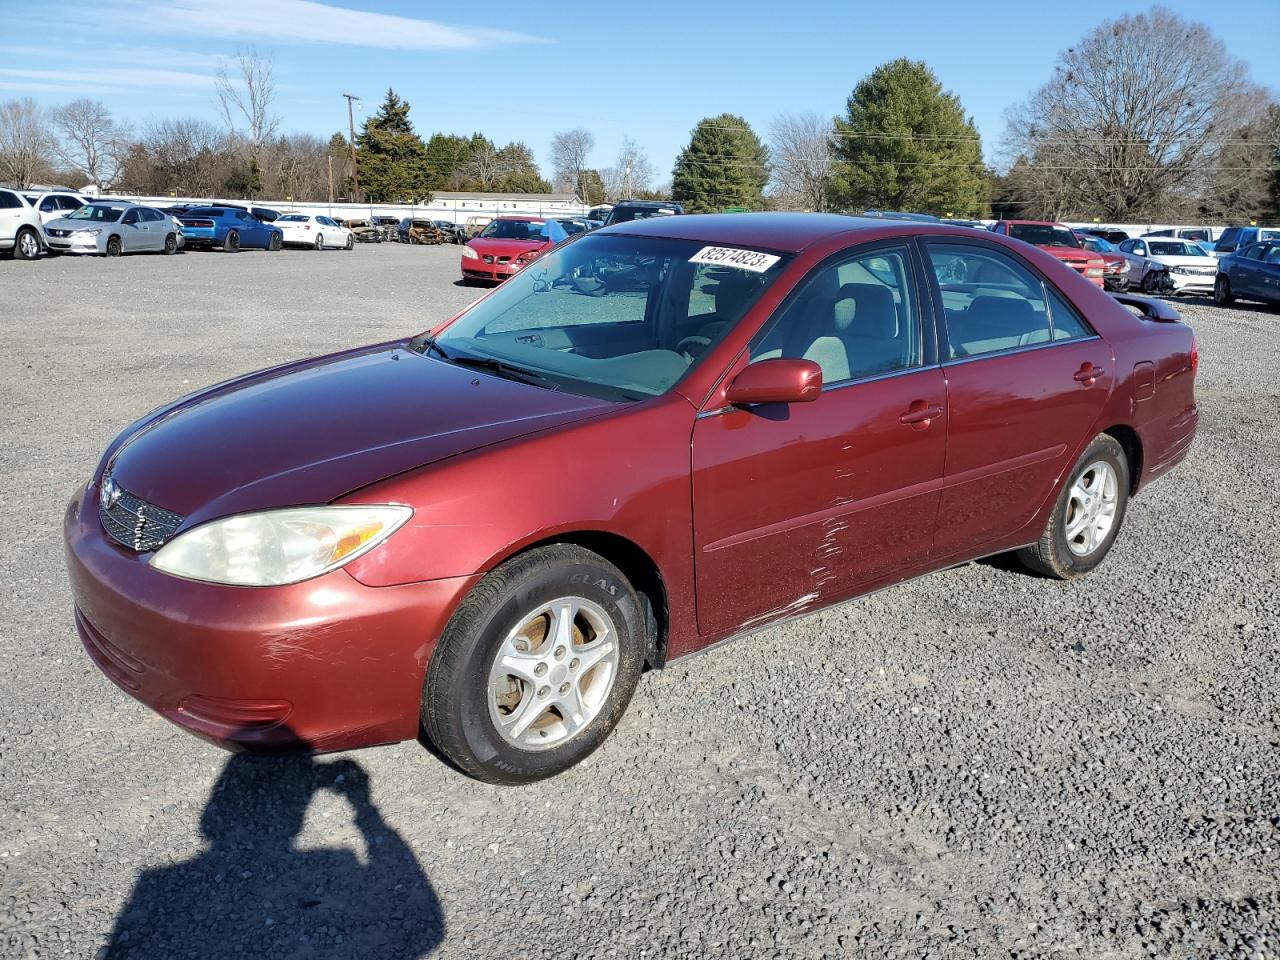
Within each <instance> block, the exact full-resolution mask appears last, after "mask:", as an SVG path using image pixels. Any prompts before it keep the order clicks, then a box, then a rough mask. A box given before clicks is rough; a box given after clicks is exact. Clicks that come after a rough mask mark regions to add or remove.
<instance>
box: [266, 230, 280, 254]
mask: <svg viewBox="0 0 1280 960" xmlns="http://www.w3.org/2000/svg"><path fill="white" fill-rule="evenodd" d="M283 246H284V244H283V243H282V242H281V240H280V234H278V233H273V234H272V235H271V240H270V241H269V242H268V243H267V249H268V250H270V251H271V252H272V253H278V252H279V251H280V248H281V247H283Z"/></svg>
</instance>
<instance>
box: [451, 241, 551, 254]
mask: <svg viewBox="0 0 1280 960" xmlns="http://www.w3.org/2000/svg"><path fill="white" fill-rule="evenodd" d="M549 245H550V241H549V240H501V239H498V238H496V237H473V238H472V239H470V240H468V241H467V246H469V247H471V248H472V249H473V250H475V252H476V253H478V254H481V255H482V256H483V255H487V256H490V257H518V256H520V254H522V253H524V252H526V251H528V250H541V249H542V248H543V247H546V246H549Z"/></svg>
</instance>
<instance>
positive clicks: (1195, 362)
mask: <svg viewBox="0 0 1280 960" xmlns="http://www.w3.org/2000/svg"><path fill="white" fill-rule="evenodd" d="M1199 368H1200V344H1199V343H1198V342H1197V341H1196V335H1195V334H1194V333H1193V334H1192V335H1191V372H1192V373H1195V372H1196V370H1198V369H1199Z"/></svg>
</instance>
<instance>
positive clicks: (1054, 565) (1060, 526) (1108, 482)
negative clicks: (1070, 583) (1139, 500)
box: [1017, 433, 1130, 580]
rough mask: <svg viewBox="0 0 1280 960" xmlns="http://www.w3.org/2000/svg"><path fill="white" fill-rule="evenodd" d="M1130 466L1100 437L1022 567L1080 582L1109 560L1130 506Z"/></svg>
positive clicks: (1024, 554)
mask: <svg viewBox="0 0 1280 960" xmlns="http://www.w3.org/2000/svg"><path fill="white" fill-rule="evenodd" d="M1129 483H1130V479H1129V461H1128V458H1127V457H1126V456H1125V453H1124V448H1123V447H1121V446H1120V444H1119V443H1118V442H1117V441H1116V439H1115V438H1114V437H1112V436H1111V435H1109V434H1106V433H1100V434H1098V436H1096V437H1094V438H1093V442H1092V443H1090V444H1089V446H1088V448H1086V449H1085V451H1084V453H1082V454H1081V455H1080V459H1079V460H1077V461H1076V464H1075V466H1074V467H1072V468H1071V473H1070V474H1069V475H1068V476H1067V482H1066V483H1064V484H1063V486H1062V492H1061V493H1059V494H1058V501H1057V503H1055V504H1054V507H1053V512H1052V513H1051V514H1049V520H1048V522H1047V523H1046V524H1045V528H1044V533H1043V534H1041V536H1040V540H1039V541H1038V542H1037V543H1034V544H1032V545H1031V546H1029V547H1023V548H1022V549H1021V550H1019V551H1018V553H1017V556H1018V559H1019V560H1020V561H1021V562H1022V564H1023V565H1024V566H1026V567H1028V568H1029V569H1031V570H1034V571H1035V572H1036V573H1041V574H1043V575H1044V576H1046V577H1052V578H1053V579H1055V580H1074V579H1075V578H1076V577H1082V576H1084V575H1085V574H1086V573H1088V572H1089V571H1090V570H1092V569H1093V568H1094V567H1096V566H1098V564H1100V563H1102V561H1103V560H1104V559H1106V556H1107V554H1108V553H1109V552H1110V551H1111V546H1112V544H1114V543H1115V540H1116V535H1117V534H1118V533H1119V532H1120V526H1121V524H1122V523H1123V522H1124V514H1125V509H1126V508H1127V507H1128V505H1129Z"/></svg>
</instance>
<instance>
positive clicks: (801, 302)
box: [751, 247, 921, 385]
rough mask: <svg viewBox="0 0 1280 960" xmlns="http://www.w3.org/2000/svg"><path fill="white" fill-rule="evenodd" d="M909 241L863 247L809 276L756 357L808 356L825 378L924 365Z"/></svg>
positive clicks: (770, 325) (756, 347) (771, 324)
mask: <svg viewBox="0 0 1280 960" xmlns="http://www.w3.org/2000/svg"><path fill="white" fill-rule="evenodd" d="M913 289H914V287H913V286H912V282H911V258H910V257H909V256H908V254H907V249H906V248H905V247H882V248H879V249H875V250H871V251H867V252H863V253H857V254H854V255H852V256H849V257H848V258H846V259H842V260H840V261H838V262H836V263H834V264H830V265H828V266H826V267H822V268H821V269H820V270H819V271H818V272H817V273H815V274H813V275H812V276H811V277H809V278H808V279H807V280H805V281H804V282H803V283H802V285H801V286H800V288H799V289H798V290H797V291H796V292H795V293H793V294H792V295H791V297H790V298H789V299H788V301H787V302H786V303H785V304H783V306H782V307H781V308H780V309H779V311H778V312H777V313H775V314H774V316H773V317H772V318H771V319H770V320H769V321H768V322H767V323H766V324H765V325H764V327H763V328H762V329H761V330H760V332H759V333H757V334H756V337H755V339H754V340H753V341H752V343H751V359H752V360H753V361H754V360H767V359H769V358H772V357H803V358H804V359H806V360H812V361H814V362H815V363H817V364H818V366H820V367H821V368H822V382H823V384H824V385H829V384H837V383H842V382H845V381H849V380H859V379H862V378H865V377H873V376H877V375H879V374H884V373H891V372H893V371H895V370H904V369H908V368H910V367H916V366H919V365H920V363H921V351H920V313H919V311H918V310H917V309H916V303H915V298H914V295H913V293H912V291H913Z"/></svg>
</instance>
